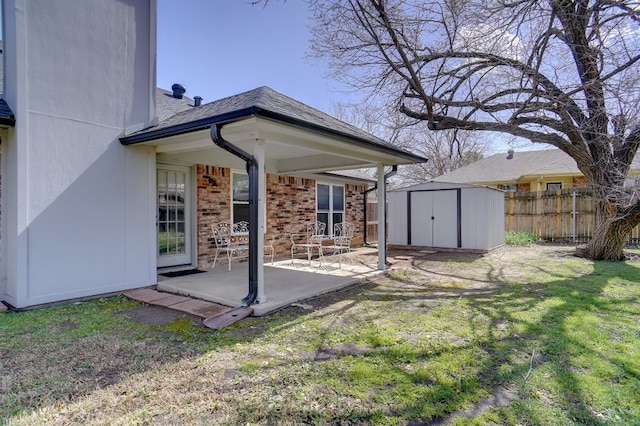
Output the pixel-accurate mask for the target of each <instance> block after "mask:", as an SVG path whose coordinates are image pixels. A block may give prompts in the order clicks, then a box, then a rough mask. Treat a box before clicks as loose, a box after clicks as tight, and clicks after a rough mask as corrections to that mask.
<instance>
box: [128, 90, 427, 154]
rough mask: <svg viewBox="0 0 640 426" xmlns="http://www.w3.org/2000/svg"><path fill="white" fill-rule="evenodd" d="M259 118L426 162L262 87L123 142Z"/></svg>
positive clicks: (185, 113)
mask: <svg viewBox="0 0 640 426" xmlns="http://www.w3.org/2000/svg"><path fill="white" fill-rule="evenodd" d="M251 115H258V116H262V117H267V118H271V119H275V120H277V121H280V122H284V123H288V124H291V125H297V126H302V127H309V128H312V129H313V130H317V131H326V132H328V133H331V134H333V135H341V136H343V137H346V138H349V139H350V140H354V139H355V140H357V141H360V142H364V143H365V144H368V145H374V146H378V147H379V148H383V149H385V150H389V151H393V152H395V153H397V154H401V155H403V156H405V157H407V158H412V159H413V160H414V161H416V162H420V161H426V159H424V158H422V157H420V156H418V155H415V154H413V153H410V152H408V151H404V150H402V149H400V148H398V147H396V146H394V145H391V144H389V143H388V142H386V141H384V140H382V139H380V138H377V137H376V136H373V135H371V134H369V133H367V132H365V131H364V130H361V129H358V128H357V127H355V126H352V125H350V124H348V123H345V122H344V121H341V120H338V119H337V118H335V117H332V116H330V115H329V114H326V113H324V112H322V111H320V110H317V109H315V108H312V107H310V106H309V105H306V104H304V103H302V102H299V101H297V100H295V99H293V98H290V97H288V96H285V95H283V94H281V93H279V92H276V91H275V90H273V89H271V88H269V87H267V86H262V87H258V88H257V89H253V90H250V91H248V92H244V93H240V94H237V95H233V96H229V97H227V98H223V99H220V100H217V101H214V102H210V103H207V104H203V105H201V106H199V107H196V108H191V109H190V110H187V111H183V112H179V113H177V114H175V115H173V116H171V117H168V118H166V119H165V120H162V121H161V122H159V123H158V124H157V125H155V126H152V127H149V128H147V129H144V130H142V131H139V132H136V133H133V134H131V135H129V136H126V137H124V138H122V139H121V142H122V143H124V144H132V143H137V142H143V141H148V140H153V139H157V138H161V137H165V136H171V135H176V134H181V133H187V132H190V131H195V130H200V129H204V128H207V127H209V126H211V124H213V123H221V122H225V121H228V120H232V119H238V118H242V117H248V116H251Z"/></svg>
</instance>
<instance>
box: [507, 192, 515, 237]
mask: <svg viewBox="0 0 640 426" xmlns="http://www.w3.org/2000/svg"><path fill="white" fill-rule="evenodd" d="M507 194H508V195H509V206H508V209H509V216H508V224H507V231H513V211H514V204H515V201H514V199H513V195H514V193H513V192H507Z"/></svg>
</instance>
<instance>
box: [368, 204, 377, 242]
mask: <svg viewBox="0 0 640 426" xmlns="http://www.w3.org/2000/svg"><path fill="white" fill-rule="evenodd" d="M366 220H367V242H368V243H373V242H377V241H378V203H377V202H367V218H366Z"/></svg>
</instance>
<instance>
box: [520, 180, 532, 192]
mask: <svg viewBox="0 0 640 426" xmlns="http://www.w3.org/2000/svg"><path fill="white" fill-rule="evenodd" d="M529 191H531V183H529V182H527V183H519V184H518V192H529Z"/></svg>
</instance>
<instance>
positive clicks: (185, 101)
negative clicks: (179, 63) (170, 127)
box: [156, 88, 194, 121]
mask: <svg viewBox="0 0 640 426" xmlns="http://www.w3.org/2000/svg"><path fill="white" fill-rule="evenodd" d="M193 107H194V104H193V99H191V98H188V97H186V96H182V99H177V98H174V97H173V92H172V91H170V90H164V89H160V88H156V115H157V116H158V120H159V121H164V120H166V119H167V118H169V117H171V116H174V115H176V114H177V113H179V112H182V111H187V110H190V109H192V108H193Z"/></svg>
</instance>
